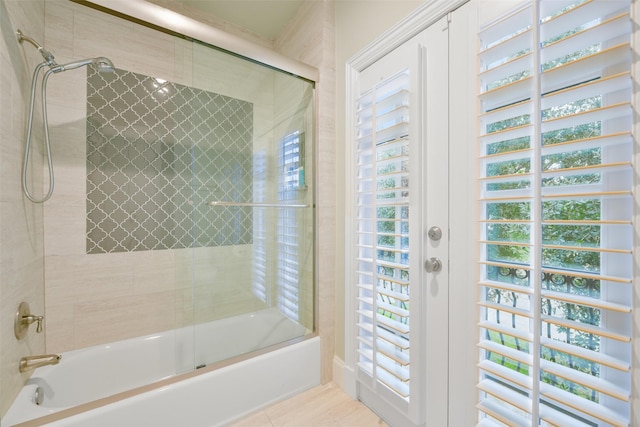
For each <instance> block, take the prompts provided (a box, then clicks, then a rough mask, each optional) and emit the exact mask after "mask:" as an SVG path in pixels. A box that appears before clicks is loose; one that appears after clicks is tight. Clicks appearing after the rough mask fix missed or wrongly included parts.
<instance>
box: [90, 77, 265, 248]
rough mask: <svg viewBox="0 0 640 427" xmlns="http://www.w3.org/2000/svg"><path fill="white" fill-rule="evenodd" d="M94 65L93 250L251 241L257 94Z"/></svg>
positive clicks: (91, 181) (231, 243) (92, 132)
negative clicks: (249, 96)
mask: <svg viewBox="0 0 640 427" xmlns="http://www.w3.org/2000/svg"><path fill="white" fill-rule="evenodd" d="M87 73H88V75H87V253H90V254H94V253H109V252H127V251H142V250H158V249H176V248H188V247H202V246H222V245H236V244H246V243H251V240H252V212H251V208H246V207H211V206H209V205H208V204H207V203H208V202H210V201H212V200H218V201H232V202H250V201H251V200H252V199H253V197H252V181H253V179H252V174H253V164H252V163H253V160H252V157H253V104H252V103H250V102H246V101H242V100H239V99H235V98H231V97H228V96H223V95H219V94H216V93H212V92H207V91H204V90H200V89H195V88H192V87H188V86H184V85H179V84H175V83H171V82H167V81H164V80H160V79H155V78H152V77H148V76H144V75H141V74H136V73H132V72H129V71H123V70H116V71H115V73H98V72H97V71H96V70H95V69H94V68H93V67H88V71H87Z"/></svg>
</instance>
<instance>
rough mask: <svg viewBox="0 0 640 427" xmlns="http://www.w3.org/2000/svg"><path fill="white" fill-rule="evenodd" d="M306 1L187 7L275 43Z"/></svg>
mask: <svg viewBox="0 0 640 427" xmlns="http://www.w3.org/2000/svg"><path fill="white" fill-rule="evenodd" d="M303 1H304V0H186V1H183V3H184V5H185V6H189V7H192V8H196V9H199V10H202V11H203V12H207V13H210V14H212V15H215V16H216V17H217V18H220V19H222V20H223V21H227V22H230V23H232V24H235V25H238V26H240V27H242V28H245V29H247V30H249V31H251V32H252V33H254V34H257V35H259V36H261V37H264V38H266V39H268V40H273V39H275V38H276V36H277V35H278V34H279V33H280V31H281V30H282V29H283V28H284V26H285V25H286V23H287V22H289V20H290V19H291V18H292V17H293V15H294V14H295V13H296V11H297V10H298V8H299V7H300V5H301V4H302V3H303Z"/></svg>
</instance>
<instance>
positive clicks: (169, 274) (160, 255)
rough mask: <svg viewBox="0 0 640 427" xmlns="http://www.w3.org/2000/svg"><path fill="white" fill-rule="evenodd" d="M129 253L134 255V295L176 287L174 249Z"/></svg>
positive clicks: (164, 290) (169, 289)
mask: <svg viewBox="0 0 640 427" xmlns="http://www.w3.org/2000/svg"><path fill="white" fill-rule="evenodd" d="M131 255H133V256H134V259H133V293H134V294H135V295H144V294H149V293H154V292H166V291H174V290H175V289H176V287H177V281H176V266H175V252H174V251H148V252H139V253H135V254H131ZM185 285H186V284H185Z"/></svg>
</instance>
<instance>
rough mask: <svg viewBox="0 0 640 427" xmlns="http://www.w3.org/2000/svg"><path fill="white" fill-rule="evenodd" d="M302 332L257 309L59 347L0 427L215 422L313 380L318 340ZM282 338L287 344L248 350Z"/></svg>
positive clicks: (276, 314)
mask: <svg viewBox="0 0 640 427" xmlns="http://www.w3.org/2000/svg"><path fill="white" fill-rule="evenodd" d="M306 332H307V331H305V329H304V327H302V326H300V325H299V324H297V323H295V322H292V321H291V320H289V319H287V318H286V317H285V316H283V315H282V314H281V313H280V312H279V311H278V310H277V309H266V310H262V311H258V312H255V313H251V314H245V315H241V316H236V317H232V318H227V319H223V320H219V321H216V322H210V323H207V324H202V325H197V326H196V327H193V328H182V329H177V330H175V331H169V332H164V333H161V334H153V335H148V336H144V337H139V338H133V339H129V340H124V341H119V342H115V343H111V344H108V345H99V346H95V347H90V348H86V349H80V350H74V351H70V352H66V353H63V354H62V360H61V361H60V364H58V365H55V366H46V367H43V368H38V369H37V370H36V371H35V372H34V373H33V375H32V377H31V378H30V379H29V380H28V381H27V384H26V385H25V386H24V387H23V389H22V390H21V392H20V393H19V395H18V397H17V398H16V401H15V402H14V404H13V405H12V406H11V408H10V409H9V411H8V412H7V414H6V415H5V417H4V418H3V419H2V422H1V424H2V427H9V426H14V425H19V426H24V427H27V426H39V425H48V426H88V425H90V426H92V427H94V426H95V427H99V426H110V427H111V426H115V425H117V426H121V427H128V426H132V427H133V426H146V425H153V426H154V427H162V426H167V427H174V426H177V425H180V426H185V427H192V426H193V427H196V426H203V427H204V426H218V425H224V424H226V423H228V422H230V421H232V420H234V419H237V418H239V417H242V416H243V415H246V414H248V413H251V412H253V411H255V410H256V409H259V408H260V407H263V406H265V405H268V404H269V403H272V402H275V401H278V400H280V399H283V398H286V397H289V396H292V395H294V394H297V393H299V392H300V391H303V390H306V389H308V388H310V387H313V386H315V385H318V384H319V383H320V343H319V338H318V337H313V338H309V339H301V337H302V336H303V335H305V333H306ZM296 339H297V340H298V341H297V342H296V341H295V340H296ZM287 340H294V343H292V344H291V345H286V346H279V347H277V348H275V349H272V350H271V351H264V350H260V351H258V353H257V354H256V353H255V352H256V350H259V349H263V348H265V347H268V346H272V345H277V344H279V343H282V342H285V341H287ZM194 343H198V344H197V345H195V346H194ZM220 343H227V344H226V345H221V344H220ZM229 343H232V344H229ZM205 344H206V345H205ZM252 352H253V354H252ZM237 355H245V357H242V356H240V357H236V356H237ZM249 356H251V357H249ZM229 358H233V359H232V360H228V359H229ZM239 359H242V360H239ZM234 360H239V361H236V362H234ZM194 365H195V366H197V367H198V369H196V370H195V371H194V370H193V366H194ZM38 387H40V388H41V390H42V391H44V400H43V402H42V403H41V404H40V405H36V404H35V401H34V396H35V392H36V389H37V388H38ZM42 417H45V418H42Z"/></svg>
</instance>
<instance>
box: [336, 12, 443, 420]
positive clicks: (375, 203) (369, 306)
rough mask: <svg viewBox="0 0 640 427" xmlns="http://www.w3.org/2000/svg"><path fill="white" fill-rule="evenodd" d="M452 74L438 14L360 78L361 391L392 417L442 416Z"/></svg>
mask: <svg viewBox="0 0 640 427" xmlns="http://www.w3.org/2000/svg"><path fill="white" fill-rule="evenodd" d="M448 75H449V70H448V23H447V19H446V18H443V19H442V20H440V21H438V22H436V23H435V24H433V25H431V26H430V27H429V28H428V29H426V30H424V31H423V32H422V33H421V34H419V35H417V36H415V37H414V38H412V39H411V40H409V41H407V42H405V43H404V44H403V45H401V46H400V47H398V48H396V49H395V50H393V51H392V52H390V53H389V54H387V55H385V56H384V57H383V58H381V59H380V60H378V61H377V62H375V63H374V64H372V65H371V66H369V67H367V68H366V69H365V70H363V71H362V72H361V73H359V75H358V79H357V88H358V90H357V99H355V100H354V102H355V103H356V108H355V110H356V118H355V123H356V126H355V128H356V132H357V135H355V141H356V143H355V146H354V152H353V164H352V170H353V173H354V179H355V182H356V183H357V186H356V189H355V192H354V194H353V197H352V199H353V200H352V206H353V213H354V219H353V240H352V243H353V244H352V245H351V246H352V247H351V252H350V254H352V256H353V260H352V262H351V268H350V278H351V279H350V280H351V283H350V284H348V285H349V286H353V287H354V288H355V291H354V294H355V295H356V302H355V306H356V315H355V319H356V323H357V326H356V331H357V332H356V340H357V344H356V346H355V351H356V353H357V354H356V356H355V362H356V363H355V365H356V381H357V388H358V390H357V393H358V397H359V399H360V400H362V401H363V402H364V403H365V404H367V405H368V406H369V407H370V408H371V409H372V410H374V411H375V412H377V413H378V414H379V415H380V416H382V418H384V419H385V420H386V421H387V422H388V423H390V424H391V425H393V426H403V427H404V426H420V425H425V423H426V425H429V426H446V425H447V409H448V389H447V378H448V361H447V360H448V310H449V308H448V306H449V301H448V280H449V271H448V263H449V260H448V258H449V244H448V239H449V236H448V235H449V233H448V206H449V201H448V188H449V185H448V176H449V173H448V163H449V158H448V151H449V142H448V138H449V136H448V111H449V106H448V86H449V82H448Z"/></svg>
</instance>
